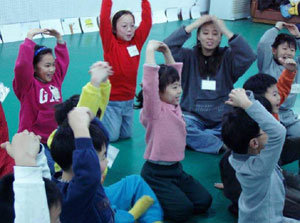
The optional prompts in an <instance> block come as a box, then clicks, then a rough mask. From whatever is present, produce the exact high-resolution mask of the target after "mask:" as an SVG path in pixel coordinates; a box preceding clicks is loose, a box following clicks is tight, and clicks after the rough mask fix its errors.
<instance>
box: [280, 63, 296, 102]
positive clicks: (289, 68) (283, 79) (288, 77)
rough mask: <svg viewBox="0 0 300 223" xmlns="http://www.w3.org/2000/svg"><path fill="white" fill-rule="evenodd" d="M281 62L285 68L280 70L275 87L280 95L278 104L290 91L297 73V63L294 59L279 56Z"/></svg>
mask: <svg viewBox="0 0 300 223" xmlns="http://www.w3.org/2000/svg"><path fill="white" fill-rule="evenodd" d="M279 61H280V62H281V64H282V65H283V66H284V67H285V68H286V69H285V70H283V71H282V73H281V75H280V77H279V78H278V82H277V88H278V92H279V95H280V105H281V104H282V103H283V102H284V101H285V99H286V98H287V97H288V95H289V94H290V92H291V87H292V84H293V81H294V78H295V76H296V74H297V63H296V62H295V60H294V59H285V60H284V59H282V58H279Z"/></svg>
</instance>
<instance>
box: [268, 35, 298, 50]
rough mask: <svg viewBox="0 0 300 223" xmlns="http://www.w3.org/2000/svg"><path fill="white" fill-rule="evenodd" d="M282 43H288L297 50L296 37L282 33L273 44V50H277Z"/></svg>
mask: <svg viewBox="0 0 300 223" xmlns="http://www.w3.org/2000/svg"><path fill="white" fill-rule="evenodd" d="M282 43H287V44H288V45H289V47H294V48H295V50H297V43H296V40H295V37H293V36H292V35H289V34H286V33H280V34H279V35H278V36H277V37H276V39H275V41H274V43H273V44H272V48H274V49H277V47H278V46H279V45H280V44H282Z"/></svg>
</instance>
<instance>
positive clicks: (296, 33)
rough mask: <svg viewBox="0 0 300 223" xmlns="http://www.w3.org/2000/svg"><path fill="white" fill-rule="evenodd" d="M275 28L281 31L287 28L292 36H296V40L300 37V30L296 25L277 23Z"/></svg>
mask: <svg viewBox="0 0 300 223" xmlns="http://www.w3.org/2000/svg"><path fill="white" fill-rule="evenodd" d="M275 27H276V28H277V29H279V30H281V29H283V28H286V29H287V30H288V31H289V32H290V34H291V35H293V36H295V37H296V38H299V37H300V32H299V29H298V27H297V26H296V25H295V24H292V23H286V22H282V21H278V22H276V25H275Z"/></svg>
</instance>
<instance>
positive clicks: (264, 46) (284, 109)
mask: <svg viewBox="0 0 300 223" xmlns="http://www.w3.org/2000/svg"><path fill="white" fill-rule="evenodd" d="M278 32H279V31H278V29H276V28H275V27H273V28H271V29H269V30H267V31H266V32H265V33H264V35H263V36H262V37H261V39H260V41H259V43H258V46H257V66H258V69H259V72H261V73H266V74H269V75H271V76H273V77H275V78H276V79H277V80H278V78H279V77H280V75H281V73H282V71H283V70H284V67H283V66H282V65H279V64H278V63H276V61H275V60H274V58H273V54H272V44H273V43H274V41H275V38H276V36H277V35H278ZM296 42H297V47H298V49H299V48H300V39H296ZM296 62H297V66H298V73H297V75H296V77H295V80H294V83H298V84H300V76H299V71H300V57H298V58H297V59H296ZM296 99H297V94H294V93H290V94H289V96H288V97H287V99H286V100H285V102H284V103H283V104H282V105H281V107H280V109H279V118H280V121H281V122H282V123H284V125H286V126H288V125H290V124H293V123H294V122H296V121H297V119H298V117H297V115H295V114H294V112H293V111H292V109H291V108H293V107H294V105H295V102H296Z"/></svg>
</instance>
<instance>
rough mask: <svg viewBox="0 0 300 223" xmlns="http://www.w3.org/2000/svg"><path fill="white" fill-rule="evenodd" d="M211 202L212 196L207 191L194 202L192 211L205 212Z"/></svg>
mask: <svg viewBox="0 0 300 223" xmlns="http://www.w3.org/2000/svg"><path fill="white" fill-rule="evenodd" d="M211 203H212V196H211V195H210V194H209V193H207V194H206V195H204V196H202V197H201V200H199V201H197V202H195V203H194V211H195V213H204V212H206V211H207V210H208V209H209V208H210V206H211Z"/></svg>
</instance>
